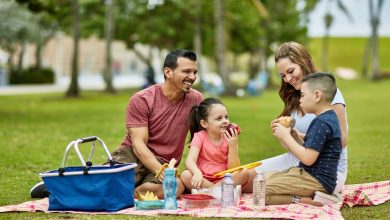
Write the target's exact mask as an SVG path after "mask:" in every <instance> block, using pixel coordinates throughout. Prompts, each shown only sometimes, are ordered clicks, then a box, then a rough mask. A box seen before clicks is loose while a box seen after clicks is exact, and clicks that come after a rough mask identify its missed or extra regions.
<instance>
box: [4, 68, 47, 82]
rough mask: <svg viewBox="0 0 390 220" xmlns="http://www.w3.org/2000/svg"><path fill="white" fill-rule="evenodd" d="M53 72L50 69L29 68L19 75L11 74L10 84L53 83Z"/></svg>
mask: <svg viewBox="0 0 390 220" xmlns="http://www.w3.org/2000/svg"><path fill="white" fill-rule="evenodd" d="M54 76H55V74H54V71H53V70H52V69H50V68H41V69H36V68H35V67H29V68H27V69H24V70H22V71H21V72H20V73H19V74H11V79H10V83H11V84H45V83H50V84H52V83H54Z"/></svg>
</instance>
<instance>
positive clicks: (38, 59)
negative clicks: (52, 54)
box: [35, 41, 42, 69]
mask: <svg viewBox="0 0 390 220" xmlns="http://www.w3.org/2000/svg"><path fill="white" fill-rule="evenodd" d="M36 47H37V48H36V51H35V69H41V68H42V55H41V54H42V43H41V42H40V41H39V42H38V43H37V44H36Z"/></svg>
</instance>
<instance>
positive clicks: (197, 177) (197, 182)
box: [191, 173, 203, 189]
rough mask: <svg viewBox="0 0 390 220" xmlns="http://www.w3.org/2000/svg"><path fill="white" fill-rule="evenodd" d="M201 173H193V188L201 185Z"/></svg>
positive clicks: (198, 187)
mask: <svg viewBox="0 0 390 220" xmlns="http://www.w3.org/2000/svg"><path fill="white" fill-rule="evenodd" d="M202 182H203V175H202V173H195V174H194V175H193V176H192V179H191V185H192V188H193V189H200V188H201V187H202Z"/></svg>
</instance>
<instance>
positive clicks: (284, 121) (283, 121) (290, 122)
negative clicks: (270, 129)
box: [278, 116, 295, 128]
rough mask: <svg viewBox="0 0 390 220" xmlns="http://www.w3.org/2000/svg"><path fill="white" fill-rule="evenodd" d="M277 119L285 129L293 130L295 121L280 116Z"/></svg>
mask: <svg viewBox="0 0 390 220" xmlns="http://www.w3.org/2000/svg"><path fill="white" fill-rule="evenodd" d="M278 119H279V123H280V124H281V125H283V126H284V127H286V128H288V127H290V128H293V127H294V126H295V119H294V118H292V117H290V116H281V117H279V118H278Z"/></svg>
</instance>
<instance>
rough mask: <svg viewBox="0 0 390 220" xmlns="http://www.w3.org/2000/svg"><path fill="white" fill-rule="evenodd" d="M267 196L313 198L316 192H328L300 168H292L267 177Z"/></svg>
mask: <svg viewBox="0 0 390 220" xmlns="http://www.w3.org/2000/svg"><path fill="white" fill-rule="evenodd" d="M265 176H266V181H265V185H266V194H267V195H295V196H302V197H311V196H313V195H314V192H315V191H321V192H326V190H325V188H324V187H323V186H322V185H321V183H320V182H319V181H318V180H317V179H316V178H314V177H313V176H311V175H310V174H309V173H308V172H306V171H305V170H304V169H303V168H300V167H291V168H289V169H287V170H284V171H281V172H275V173H272V174H271V175H270V176H268V177H267V173H266V175H265Z"/></svg>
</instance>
